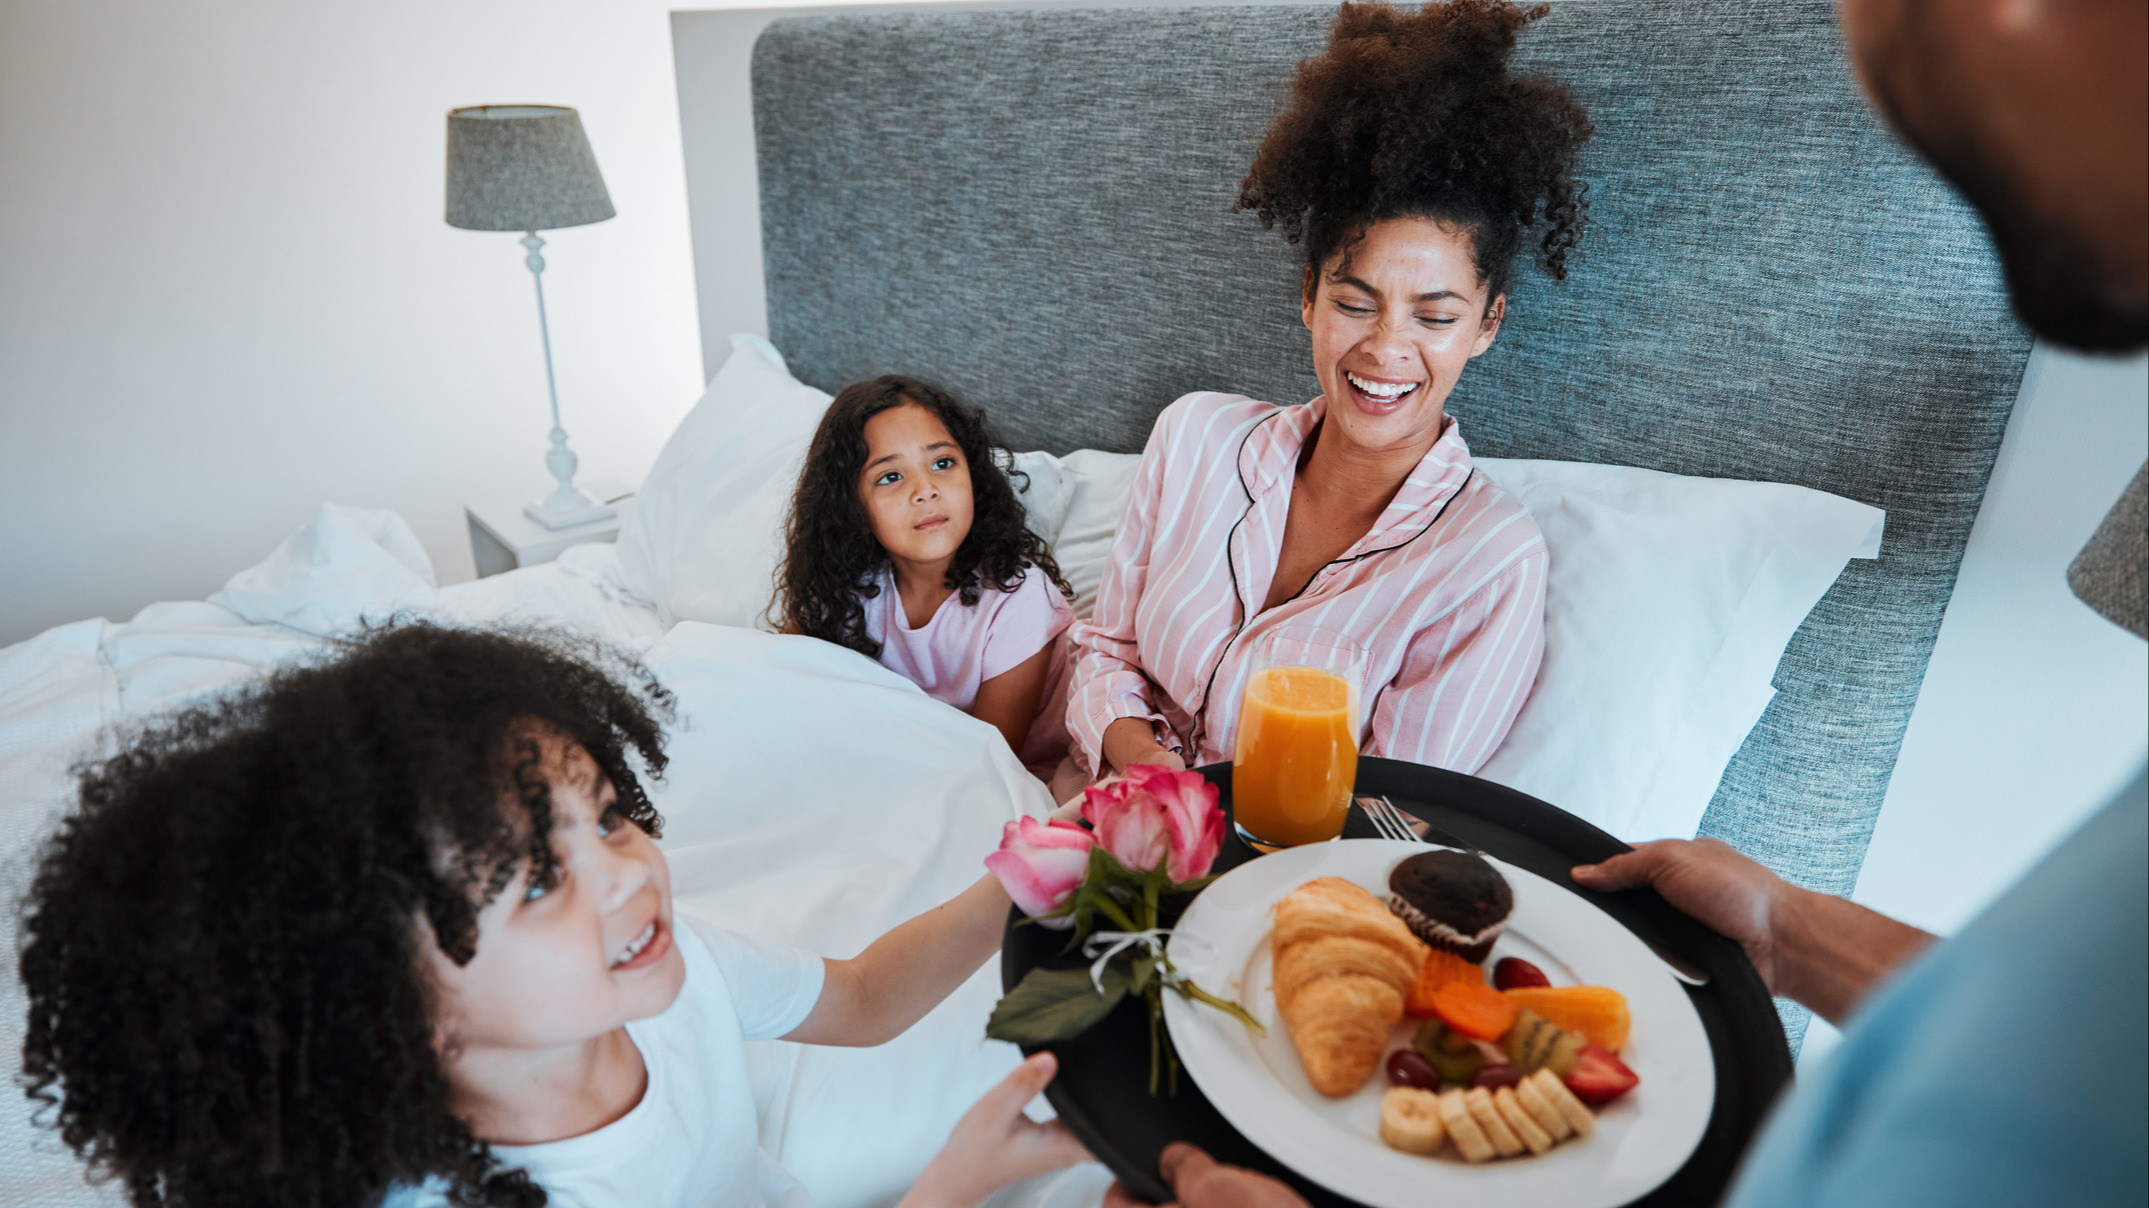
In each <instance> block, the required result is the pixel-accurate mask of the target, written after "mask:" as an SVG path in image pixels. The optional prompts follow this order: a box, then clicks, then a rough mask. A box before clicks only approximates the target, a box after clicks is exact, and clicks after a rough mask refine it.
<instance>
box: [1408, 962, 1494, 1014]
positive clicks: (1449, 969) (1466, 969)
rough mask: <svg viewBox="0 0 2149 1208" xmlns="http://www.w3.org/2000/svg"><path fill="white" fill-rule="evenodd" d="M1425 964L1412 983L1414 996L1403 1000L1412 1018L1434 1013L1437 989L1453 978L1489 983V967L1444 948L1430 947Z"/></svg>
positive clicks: (1455, 980)
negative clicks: (1484, 967)
mask: <svg viewBox="0 0 2149 1208" xmlns="http://www.w3.org/2000/svg"><path fill="white" fill-rule="evenodd" d="M1427 952H1428V953H1429V955H1427V956H1426V958H1425V964H1424V965H1423V966H1422V967H1420V968H1419V969H1418V980H1417V981H1415V982H1413V983H1411V987H1410V997H1409V998H1408V999H1406V1000H1405V1001H1404V1003H1403V1010H1405V1011H1407V1012H1409V1014H1410V1017H1411V1018H1412V1019H1431V1018H1432V1017H1433V992H1434V991H1435V990H1438V989H1439V988H1440V987H1442V986H1445V985H1447V984H1448V983H1449V982H1471V983H1474V984H1476V985H1480V986H1482V985H1484V984H1485V970H1484V969H1482V968H1480V967H1478V966H1477V965H1473V964H1471V963H1470V962H1469V961H1466V960H1464V959H1463V958H1461V957H1459V956H1457V955H1455V954H1454V953H1452V952H1449V951H1447V950H1446V949H1444V948H1430V949H1427Z"/></svg>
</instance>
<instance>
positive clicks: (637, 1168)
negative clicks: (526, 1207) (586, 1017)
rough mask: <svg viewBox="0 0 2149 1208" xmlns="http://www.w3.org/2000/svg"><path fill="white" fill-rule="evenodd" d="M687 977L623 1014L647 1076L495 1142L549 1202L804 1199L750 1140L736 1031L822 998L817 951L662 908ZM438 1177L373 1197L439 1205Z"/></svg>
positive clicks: (568, 1207) (795, 1017)
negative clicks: (548, 1134) (615, 1101)
mask: <svg viewBox="0 0 2149 1208" xmlns="http://www.w3.org/2000/svg"><path fill="white" fill-rule="evenodd" d="M672 917H673V920H674V923H675V924H684V925H682V926H677V929H676V930H675V931H674V932H673V934H674V935H675V937H676V938H677V941H678V944H679V954H680V956H681V957H682V958H683V959H684V960H685V962H686V981H685V983H684V984H683V985H682V986H681V987H680V989H679V997H678V999H677V1000H676V1001H674V1002H673V1003H672V1005H671V1006H670V1007H669V1008H668V1009H666V1010H665V1012H664V1013H663V1014H661V1015H658V1016H656V1017H654V1018H652V1019H639V1020H636V1021H634V1022H633V1023H630V1024H628V1025H627V1035H628V1036H629V1037H630V1038H632V1039H633V1041H634V1045H635V1047H636V1048H638V1049H640V1050H641V1053H642V1062H643V1064H644V1065H645V1066H647V1067H648V1070H649V1087H648V1089H647V1090H645V1091H644V1092H643V1093H642V1099H641V1102H639V1103H637V1104H635V1105H634V1108H633V1109H632V1110H631V1111H629V1112H628V1113H627V1114H626V1115H624V1116H621V1117H620V1118H619V1119H617V1120H614V1121H613V1122H612V1123H610V1124H607V1125H605V1126H604V1127H603V1128H600V1129H598V1130H597V1131H595V1132H591V1133H584V1134H583V1135H581V1136H579V1137H569V1138H568V1139H566V1140H564V1141H552V1142H548V1143H546V1144H543V1145H495V1146H493V1154H494V1155H495V1156H496V1157H498V1158H499V1159H500V1161H501V1162H503V1163H505V1164H506V1165H509V1166H520V1167H522V1168H523V1169H525V1170H527V1171H529V1172H530V1177H531V1178H533V1179H535V1180H536V1181H537V1183H538V1184H539V1185H540V1186H542V1187H543V1188H544V1189H545V1193H546V1195H547V1197H548V1198H549V1200H550V1202H551V1204H552V1205H553V1206H554V1208H812V1204H813V1201H812V1199H811V1198H809V1197H808V1196H807V1194H806V1191H805V1188H803V1187H800V1186H799V1184H798V1181H797V1180H796V1179H793V1178H792V1177H791V1175H790V1174H789V1173H788V1172H787V1171H785V1170H784V1169H783V1167H781V1166H779V1165H777V1164H776V1160H775V1159H774V1158H772V1157H770V1156H769V1155H768V1154H767V1153H766V1152H764V1151H763V1150H762V1148H761V1143H760V1124H759V1122H758V1121H757V1120H756V1118H755V1115H754V1092H753V1088H752V1087H751V1086H749V1085H748V1083H747V1068H746V1042H747V1041H749V1040H771V1039H774V1038H776V1037H778V1036H782V1035H784V1034H785V1033H787V1032H789V1031H791V1029H793V1028H795V1027H797V1026H798V1025H799V1024H800V1023H802V1022H804V1021H805V1018H806V1016H807V1015H808V1014H809V1013H811V1012H812V1010H813V1005H814V1003H816V1002H818V1001H820V998H821V979H822V976H823V972H824V967H823V965H822V963H821V958H820V957H818V956H813V955H810V954H808V953H804V952H800V951H798V950H796V949H793V948H785V947H783V946H781V945H778V944H770V943H765V942H763V941H761V940H755V939H750V938H748V937H746V936H743V935H734V934H732V933H731V932H728V931H720V930H717V929H716V928H713V927H708V926H705V925H703V924H701V923H698V922H696V921H694V920H691V919H686V918H683V917H682V916H679V915H676V914H675V915H673V916H672ZM446 1203H447V1201H446V1199H445V1198H444V1197H443V1195H442V1191H441V1189H440V1187H439V1186H438V1185H437V1184H433V1183H429V1184H427V1185H426V1186H425V1187H423V1188H399V1189H397V1190H395V1191H392V1192H390V1193H389V1194H388V1197H387V1199H386V1200H384V1201H383V1204H382V1208H444V1206H445V1205H446Z"/></svg>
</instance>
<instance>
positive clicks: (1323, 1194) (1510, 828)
mask: <svg viewBox="0 0 2149 1208" xmlns="http://www.w3.org/2000/svg"><path fill="white" fill-rule="evenodd" d="M1198 770H1199V771H1200V772H1201V774H1202V775H1203V776H1206V777H1207V778H1208V779H1209V781H1210V783H1212V784H1214V785H1216V787H1217V790H1218V792H1219V794H1220V796H1221V799H1222V802H1223V806H1224V809H1225V811H1226V813H1229V811H1230V809H1231V765H1230V764H1228V763H1218V764H1211V765H1209V766H1208V767H1205V768H1200V769H1198ZM1357 792H1358V793H1360V794H1364V795H1372V796H1380V795H1385V796H1387V797H1388V798H1389V799H1390V800H1392V801H1394V802H1395V804H1396V805H1398V806H1401V807H1402V808H1403V809H1404V810H1405V811H1407V812H1409V813H1411V814H1414V815H1416V816H1417V817H1419V818H1422V819H1424V820H1425V821H1427V822H1430V823H1432V824H1433V825H1434V826H1435V827H1438V828H1439V829H1441V830H1443V831H1447V832H1448V833H1450V834H1451V835H1453V836H1454V837H1455V838H1457V839H1459V840H1461V841H1463V842H1465V843H1468V844H1471V845H1472V846H1474V847H1477V848H1478V849H1480V850H1482V851H1484V852H1485V853H1486V854H1487V855H1491V856H1497V857H1498V858H1500V859H1502V860H1505V861H1507V862H1508V863H1510V864H1513V865H1516V866H1517V867H1520V868H1526V869H1528V870H1530V871H1531V872H1534V873H1536V874H1537V875H1538V876H1541V877H1544V878H1545V879H1546V880H1549V881H1552V882H1553V883H1555V884H1559V885H1566V886H1569V887H1573V884H1574V883H1573V882H1572V881H1570V880H1569V879H1568V877H1567V870H1568V869H1569V868H1570V867H1572V866H1573V865H1575V864H1582V863H1593V862H1595V861H1598V860H1602V859H1605V858H1606V857H1608V856H1611V855H1614V854H1616V853H1618V852H1622V851H1626V850H1627V845H1626V844H1624V843H1621V842H1620V841H1619V840H1617V839H1614V838H1612V837H1611V836H1610V835H1607V834H1605V833H1604V832H1603V831H1601V830H1598V829H1597V828H1596V827H1594V826H1591V825H1590V824H1589V823H1587V822H1584V821H1582V820H1581V819H1580V818H1577V817H1575V816H1574V815H1572V814H1569V813H1567V812H1566V811H1565V810H1562V809H1559V808H1557V807H1555V806H1551V805H1547V804H1546V803H1544V802H1542V801H1539V800H1537V799H1536V798H1535V797H1531V796H1528V795H1526V794H1523V793H1518V792H1516V791H1514V790H1513V789H1510V788H1506V787H1503V786H1501V785H1497V784H1494V783H1492V782H1491V781H1489V780H1480V779H1478V778H1477V777H1475V776H1465V775H1462V774H1461V773H1459V772H1448V771H1442V770H1441V769H1439V768H1428V767H1421V766H1419V765H1417V764H1413V763H1402V762H1399V761H1397V760H1393V759H1374V758H1370V757H1367V758H1361V759H1360V760H1359V761H1358V783H1357ZM1343 834H1344V837H1345V838H1353V839H1372V838H1377V837H1378V836H1377V835H1375V834H1374V833H1373V830H1372V828H1371V826H1370V825H1369V824H1368V823H1367V822H1366V821H1365V819H1364V818H1363V817H1362V816H1361V815H1360V814H1359V813H1358V811H1356V810H1353V811H1352V812H1351V816H1350V821H1349V824H1348V825H1346V826H1345V827H1344V829H1343ZM1254 855H1255V853H1254V852H1253V851H1252V850H1251V849H1250V848H1248V847H1247V846H1246V845H1245V844H1244V843H1242V842H1240V841H1239V839H1238V838H1237V836H1236V834H1235V833H1234V832H1230V831H1228V830H1227V832H1226V835H1225V839H1224V848H1223V851H1222V852H1221V853H1220V854H1219V855H1218V856H1217V860H1216V869H1215V871H1217V872H1223V871H1225V870H1227V869H1230V868H1234V867H1236V866H1238V865H1240V864H1244V863H1245V862H1246V861H1248V860H1250V859H1253V858H1254ZM1574 891H1575V892H1576V893H1578V894H1580V895H1581V896H1583V897H1586V898H1588V899H1589V900H1590V901H1592V902H1594V903H1595V904H1596V905H1597V906H1598V907H1599V908H1600V909H1602V910H1603V911H1604V912H1605V913H1606V914H1609V915H1611V916H1612V917H1613V918H1615V919H1617V920H1619V921H1620V922H1621V923H1622V924H1624V925H1625V926H1626V927H1627V929H1628V930H1630V931H1632V932H1634V934H1636V935H1638V936H1640V937H1642V938H1643V939H1645V940H1648V941H1650V942H1652V943H1655V944H1657V945H1658V946H1660V947H1662V948H1665V949H1667V950H1669V951H1672V952H1675V953H1678V954H1679V955H1680V956H1682V957H1685V958H1686V959H1687V960H1688V961H1691V962H1692V963H1693V964H1695V965H1698V966H1700V967H1701V968H1703V969H1706V970H1707V971H1708V973H1709V975H1710V980H1709V984H1708V985H1706V986H1701V987H1694V986H1687V987H1686V993H1687V997H1688V998H1690V999H1692V1000H1693V1003H1694V1010H1695V1011H1696V1012H1697V1013H1698V1014H1699V1015H1700V1016H1701V1023H1702V1026H1703V1027H1704V1028H1705V1029H1707V1030H1708V1034H1709V1048H1710V1051H1711V1052H1712V1053H1713V1054H1714V1056H1715V1058H1716V1106H1715V1108H1714V1110H1713V1111H1712V1112H1711V1113H1710V1116H1709V1127H1708V1130H1707V1131H1706V1132H1704V1133H1703V1134H1702V1137H1701V1143H1700V1144H1699V1145H1698V1146H1696V1147H1695V1149H1694V1154H1693V1156H1692V1157H1690V1158H1688V1159H1687V1161H1686V1165H1684V1166H1682V1167H1680V1168H1679V1172H1678V1173H1677V1174H1674V1175H1673V1176H1672V1177H1671V1178H1670V1179H1668V1180H1666V1181H1665V1182H1664V1183H1663V1184H1662V1185H1661V1186H1659V1187H1658V1188H1657V1189H1656V1190H1655V1191H1652V1192H1650V1193H1649V1194H1648V1195H1645V1196H1643V1197H1642V1198H1640V1199H1638V1200H1635V1201H1633V1203H1634V1204H1637V1205H1642V1204H1646V1205H1651V1206H1652V1208H1656V1206H1660V1205H1661V1206H1668V1205H1674V1204H1678V1205H1686V1204H1714V1203H1716V1202H1717V1201H1718V1200H1719V1199H1721V1198H1722V1197H1723V1193H1724V1191H1725V1188H1726V1187H1727V1186H1728V1185H1729V1184H1730V1182H1731V1176H1732V1175H1733V1174H1734V1173H1735V1172H1736V1171H1737V1169H1738V1163H1739V1158H1740V1156H1741V1155H1742V1154H1744V1153H1745V1152H1746V1146H1747V1143H1748V1142H1749V1141H1751V1140H1752V1138H1753V1134H1754V1131H1755V1130H1756V1129H1758V1128H1759V1127H1760V1126H1761V1121H1762V1118H1763V1117H1764V1116H1765V1115H1766V1113H1767V1112H1768V1109H1769V1106H1770V1104H1772V1103H1774V1102H1775V1099H1776V1095H1777V1092H1778V1091H1780V1090H1781V1089H1782V1088H1783V1085H1784V1083H1785V1082H1786V1081H1788V1080H1789V1079H1790V1077H1791V1050H1790V1047H1789V1046H1788V1045H1787V1044H1786V1043H1785V1042H1784V1036H1783V1024H1782V1023H1781V1022H1780V1021H1779V1020H1778V1018H1777V1016H1776V1008H1775V1006H1774V1004H1773V1003H1772V1002H1771V1000H1770V998H1769V994H1768V990H1767V989H1766V988H1765V987H1764V986H1763V985H1762V984H1761V977H1760V975H1759V974H1758V973H1756V972H1755V971H1754V967H1753V965H1752V963H1751V962H1749V961H1748V960H1747V959H1746V954H1745V953H1744V952H1742V951H1741V950H1740V949H1739V946H1738V945H1737V944H1736V943H1733V942H1732V941H1730V940H1727V939H1725V938H1724V937H1723V936H1720V935H1718V934H1716V933H1715V932H1713V931H1711V930H1709V929H1708V928H1706V927H1704V926H1702V925H1701V924H1699V923H1697V922H1695V921H1694V920H1692V919H1690V918H1688V917H1687V916H1686V915H1684V914H1681V913H1680V912H1679V911H1677V910H1674V909H1673V908H1672V907H1671V906H1670V905H1669V904H1667V903H1666V902H1665V901H1664V899H1662V898H1660V897H1658V896H1657V894H1656V892H1655V891H1654V890H1647V889H1638V890H1630V891H1628V892H1625V893H1614V894H1601V893H1593V892H1589V891H1587V890H1583V889H1580V888H1575V890H1574ZM1021 917H1022V914H1021V911H1019V910H1017V911H1015V912H1013V913H1011V914H1009V916H1008V924H1007V932H1006V936H1005V940H1004V943H1003V946H1002V948H1001V955H1000V983H1001V986H1002V988H1003V989H1008V988H1012V987H1013V986H1014V985H1015V983H1016V982H1018V981H1021V980H1022V976H1023V974H1025V973H1028V972H1029V971H1030V970H1031V969H1033V968H1037V967H1039V966H1043V967H1047V968H1071V967H1077V966H1080V965H1083V964H1086V963H1087V962H1085V961H1083V960H1081V958H1080V955H1079V954H1074V955H1067V956H1063V955H1061V952H1060V950H1061V949H1062V948H1064V947H1065V946H1066V944H1067V933H1066V932H1063V931H1048V930H1046V929H1044V928H1042V927H1034V926H1033V927H1018V926H1016V925H1015V924H1016V922H1017V921H1018V920H1019V919H1020V918H1021ZM1147 1010H1148V1008H1147V1006H1146V1004H1145V1003H1144V1001H1143V1000H1141V999H1139V998H1136V997H1134V996H1132V995H1129V996H1128V998H1127V1000H1126V1001H1125V1002H1123V1003H1121V1004H1120V1005H1119V1007H1118V1008H1117V1009H1116V1010H1114V1011H1113V1012H1112V1013H1111V1014H1110V1015H1109V1016H1107V1017H1106V1018H1105V1020H1104V1021H1103V1022H1102V1023H1099V1024H1098V1025H1096V1026H1095V1027H1093V1028H1091V1029H1090V1030H1089V1031H1087V1032H1085V1033H1083V1034H1082V1035H1081V1036H1078V1037H1076V1038H1075V1039H1073V1040H1070V1041H1063V1042H1061V1043H1058V1044H1052V1045H1045V1046H1041V1047H1044V1048H1049V1049H1051V1050H1052V1051H1053V1052H1054V1053H1055V1054H1057V1055H1058V1057H1059V1059H1060V1070H1059V1076H1058V1077H1057V1078H1055V1079H1053V1081H1052V1085H1051V1086H1050V1087H1047V1088H1046V1090H1045V1097H1046V1098H1047V1099H1049V1100H1051V1102H1052V1106H1053V1107H1054V1108H1056V1109H1058V1111H1059V1114H1060V1119H1062V1120H1065V1121H1066V1122H1067V1126H1068V1127H1069V1128H1070V1129H1072V1130H1074V1134H1075V1135H1076V1136H1077V1137H1080V1138H1081V1140H1082V1143H1083V1144H1084V1145H1087V1146H1088V1147H1089V1151H1090V1152H1091V1153H1093V1154H1095V1155H1097V1159H1098V1160H1099V1161H1101V1162H1103V1163H1104V1164H1105V1165H1106V1166H1108V1167H1110V1168H1111V1169H1112V1173H1113V1174H1115V1175H1117V1176H1119V1178H1120V1180H1121V1181H1122V1182H1124V1183H1126V1185H1127V1186H1128V1187H1129V1188H1130V1189H1132V1190H1133V1191H1134V1192H1135V1193H1136V1194H1138V1195H1141V1196H1143V1197H1145V1198H1147V1199H1149V1200H1151V1201H1152V1202H1154V1203H1159V1204H1161V1203H1164V1202H1166V1201H1168V1200H1170V1199H1171V1195H1170V1194H1169V1191H1168V1189H1167V1188H1166V1187H1165V1186H1164V1183H1163V1181H1162V1180H1161V1179H1159V1178H1158V1177H1157V1155H1158V1154H1160V1153H1162V1152H1163V1150H1164V1147H1165V1146H1166V1145H1168V1144H1170V1143H1171V1142H1173V1141H1190V1142H1192V1143H1194V1144H1195V1145H1199V1146H1200V1147H1201V1148H1203V1149H1205V1150H1208V1151H1209V1152H1210V1153H1211V1154H1213V1155H1214V1156H1215V1157H1216V1159H1217V1160H1218V1161H1222V1162H1229V1163H1232V1164H1234V1165H1238V1166H1246V1167H1251V1168H1252V1169H1255V1170H1259V1171H1264V1172H1266V1173H1268V1174H1272V1175H1275V1176H1276V1177H1277V1178H1280V1179H1282V1180H1284V1181H1285V1182H1287V1183H1289V1184H1291V1185H1292V1186H1293V1187H1295V1188H1297V1189H1298V1191H1299V1193H1300V1194H1301V1195H1304V1196H1305V1197H1306V1198H1307V1199H1308V1200H1310V1201H1312V1202H1313V1203H1314V1204H1316V1205H1336V1206H1343V1208H1349V1206H1354V1205H1356V1204H1357V1201H1355V1200H1351V1199H1346V1198H1345V1197H1343V1196H1340V1195H1337V1194H1336V1193H1335V1192H1333V1191H1330V1190H1328V1189H1327V1188H1325V1187H1322V1186H1320V1185H1319V1184H1317V1183H1314V1182H1312V1181H1310V1180H1308V1179H1306V1178H1304V1177H1302V1176H1300V1175H1299V1174H1297V1173H1296V1172H1294V1171H1292V1170H1289V1169H1287V1168H1286V1167H1284V1166H1283V1165H1282V1164H1281V1163H1279V1162H1277V1161H1276V1160H1275V1159H1274V1158H1271V1157H1269V1156H1268V1155H1267V1154H1266V1153H1264V1152H1262V1151H1261V1150H1259V1149H1256V1148H1255V1147H1254V1145H1253V1143H1252V1142H1250V1141H1248V1140H1247V1139H1246V1138H1245V1137H1243V1136H1240V1135H1239V1131H1238V1130H1237V1129H1235V1128H1233V1127H1232V1126H1231V1125H1230V1124H1229V1123H1227V1122H1226V1121H1225V1120H1224V1117H1223V1116H1222V1115H1220V1114H1218V1112H1217V1110H1216V1108H1215V1107H1213V1106H1211V1105H1210V1103H1209V1100H1208V1098H1207V1097H1206V1096H1205V1095H1203V1094H1202V1093H1201V1088H1200V1087H1199V1086H1196V1085H1195V1084H1194V1080H1193V1078H1192V1077H1191V1076H1189V1075H1188V1074H1187V1073H1186V1071H1185V1070H1184V1069H1182V1070H1181V1071H1180V1075H1179V1093H1178V1094H1177V1095H1176V1096H1171V1095H1166V1094H1162V1093H1159V1094H1158V1095H1157V1096H1156V1097H1155V1098H1151V1097H1150V1094H1149V1021H1148V1015H1147ZM1035 1051H1036V1050H1035V1049H1025V1050H1024V1052H1025V1055H1027V1054H1028V1053H1031V1052H1035ZM1160 1091H1161V1088H1160Z"/></svg>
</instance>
